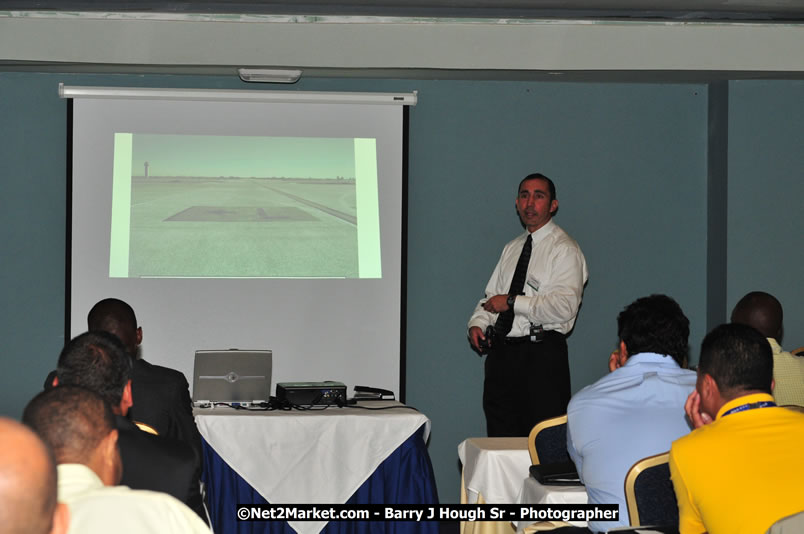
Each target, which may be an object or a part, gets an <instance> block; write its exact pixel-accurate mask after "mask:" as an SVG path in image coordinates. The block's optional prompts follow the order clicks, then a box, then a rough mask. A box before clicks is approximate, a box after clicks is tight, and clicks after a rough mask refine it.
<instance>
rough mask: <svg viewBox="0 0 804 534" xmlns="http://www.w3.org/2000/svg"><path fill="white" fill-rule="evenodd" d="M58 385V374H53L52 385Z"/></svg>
mask: <svg viewBox="0 0 804 534" xmlns="http://www.w3.org/2000/svg"><path fill="white" fill-rule="evenodd" d="M58 385H59V377H58V376H54V377H53V387H56V386H58Z"/></svg>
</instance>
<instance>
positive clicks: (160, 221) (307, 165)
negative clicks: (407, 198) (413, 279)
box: [109, 133, 382, 278]
mask: <svg viewBox="0 0 804 534" xmlns="http://www.w3.org/2000/svg"><path fill="white" fill-rule="evenodd" d="M114 147H115V148H114V184H113V195H112V196H113V199H112V221H111V243H110V260H109V276H110V277H113V278H146V277H189V278H199V277H200V278H380V277H381V272H382V271H381V260H380V229H379V208H378V200H377V198H378V197H377V162H376V158H377V156H376V143H375V140H374V139H354V138H310V137H249V136H204V135H164V134H139V133H135V134H131V133H117V134H115V144H114Z"/></svg>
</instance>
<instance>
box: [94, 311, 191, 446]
mask: <svg viewBox="0 0 804 534" xmlns="http://www.w3.org/2000/svg"><path fill="white" fill-rule="evenodd" d="M87 329H88V330H89V331H90V332H94V331H101V332H109V333H110V334H114V335H116V336H117V337H118V338H119V339H120V341H122V342H123V346H124V347H125V348H126V352H127V353H128V355H129V356H131V359H132V360H133V361H134V371H133V373H132V375H131V395H132V397H133V402H134V406H132V407H131V410H130V414H129V418H130V419H131V420H132V421H138V422H141V423H146V424H148V425H150V426H151V427H153V428H154V429H155V430H156V431H157V432H159V435H160V436H166V437H169V438H174V439H178V440H181V441H184V442H186V443H187V444H189V445H190V446H191V447H192V448H193V450H194V451H195V452H196V454H197V455H198V459H199V462H201V458H202V456H201V435H200V434H199V433H198V428H197V427H196V426H195V419H193V402H192V400H191V399H190V389H189V386H188V384H187V379H186V378H184V375H183V374H182V373H180V372H179V371H176V370H175V369H170V368H168V367H162V366H160V365H153V364H151V363H148V362H147V361H145V359H143V358H141V357H140V351H139V347H140V344H141V343H142V327H141V326H139V325H138V324H137V316H136V315H135V314H134V310H133V309H132V308H131V306H129V305H128V304H127V303H125V302H123V301H122V300H119V299H114V298H108V299H103V300H101V301H100V302H98V303H97V304H95V305H94V306H93V307H92V309H91V310H90V311H89V314H88V315H87Z"/></svg>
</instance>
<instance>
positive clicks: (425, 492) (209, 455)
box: [202, 427, 438, 534]
mask: <svg viewBox="0 0 804 534" xmlns="http://www.w3.org/2000/svg"><path fill="white" fill-rule="evenodd" d="M202 441H203V448H204V474H203V477H202V478H203V480H204V484H205V485H206V488H207V503H208V505H209V515H210V518H211V519H212V526H213V530H214V531H215V533H216V534H233V533H238V534H295V532H296V531H295V530H293V528H291V527H290V525H288V523H287V522H286V521H261V522H251V521H242V522H240V521H238V520H237V517H236V507H237V504H268V502H267V501H266V500H265V499H264V498H263V497H262V495H260V494H259V493H257V492H256V491H255V490H254V488H252V487H251V486H250V485H249V484H248V483H247V482H246V481H245V480H243V479H242V478H241V477H240V475H238V474H237V473H236V472H235V471H234V470H233V469H232V468H231V467H229V466H228V465H227V464H226V462H224V461H223V460H222V459H221V457H220V456H218V453H216V452H215V450H214V449H213V448H212V447H210V446H209V445H208V444H207V442H206V441H204V440H202ZM314 504H329V503H314ZM346 504H438V493H437V491H436V485H435V479H434V477H433V466H432V464H431V463H430V456H429V455H428V454H427V446H426V445H425V443H424V427H421V428H419V430H418V431H416V432H415V433H414V434H413V435H412V436H411V437H409V438H408V439H407V440H406V441H405V442H404V443H403V444H402V445H400V446H399V448H398V449H396V450H395V451H394V452H393V453H391V455H390V456H388V458H386V459H385V461H383V462H382V463H381V464H380V465H379V466H378V467H377V469H376V470H375V471H374V473H373V474H372V475H371V476H370V477H369V478H368V480H366V481H365V482H364V483H363V485H362V486H360V487H359V488H358V489H357V491H356V492H355V493H354V494H353V495H352V497H351V498H350V499H349V500H348V501H346ZM321 532H322V534H413V533H415V534H438V522H435V521H423V522H421V523H416V522H413V521H331V522H329V523H327V525H326V526H325V527H324V529H323V530H322V531H321Z"/></svg>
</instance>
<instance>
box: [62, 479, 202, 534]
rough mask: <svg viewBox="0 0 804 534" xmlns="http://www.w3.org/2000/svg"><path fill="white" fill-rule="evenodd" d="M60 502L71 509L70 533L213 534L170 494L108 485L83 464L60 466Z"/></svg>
mask: <svg viewBox="0 0 804 534" xmlns="http://www.w3.org/2000/svg"><path fill="white" fill-rule="evenodd" d="M58 476H59V501H60V502H63V503H65V504H67V506H68V507H69V508H70V528H69V530H68V531H67V532H68V534H108V533H110V532H114V533H115V534H162V533H165V534H174V533H175V534H179V533H186V534H211V533H212V531H211V530H210V529H209V527H207V526H206V525H205V524H204V522H203V521H202V520H201V518H200V517H198V516H197V515H196V514H195V512H193V511H192V510H190V509H189V508H188V507H187V506H186V505H185V504H184V503H182V502H181V501H179V500H178V499H176V498H174V497H171V496H170V495H168V494H166V493H159V492H156V491H145V490H133V489H131V488H129V487H127V486H104V485H103V482H102V481H101V479H100V478H98V475H96V474H95V472H94V471H92V470H91V469H90V468H89V467H87V466H85V465H82V464H61V465H59V466H58Z"/></svg>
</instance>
